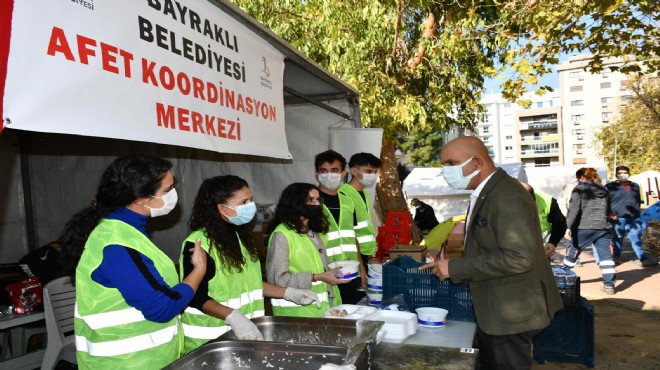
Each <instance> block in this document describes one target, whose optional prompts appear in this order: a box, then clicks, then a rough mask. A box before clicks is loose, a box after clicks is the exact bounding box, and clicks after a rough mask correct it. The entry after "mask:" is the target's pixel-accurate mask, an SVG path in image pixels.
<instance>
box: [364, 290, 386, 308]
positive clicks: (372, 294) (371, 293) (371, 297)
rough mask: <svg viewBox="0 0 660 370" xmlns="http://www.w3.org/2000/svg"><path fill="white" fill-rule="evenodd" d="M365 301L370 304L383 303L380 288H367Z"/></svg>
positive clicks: (377, 304)
mask: <svg viewBox="0 0 660 370" xmlns="http://www.w3.org/2000/svg"><path fill="white" fill-rule="evenodd" d="M367 303H369V304H370V305H372V306H379V305H380V304H381V303H383V292H382V291H380V290H371V289H367Z"/></svg>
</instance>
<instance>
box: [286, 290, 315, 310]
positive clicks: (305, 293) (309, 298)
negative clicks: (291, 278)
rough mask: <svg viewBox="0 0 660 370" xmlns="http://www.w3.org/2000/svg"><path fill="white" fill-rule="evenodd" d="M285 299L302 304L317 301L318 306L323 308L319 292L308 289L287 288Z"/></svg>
mask: <svg viewBox="0 0 660 370" xmlns="http://www.w3.org/2000/svg"><path fill="white" fill-rule="evenodd" d="M284 299H286V300H287V301H291V302H293V303H295V304H299V305H301V306H307V305H308V304H312V302H314V301H316V307H318V308H321V301H320V300H319V296H318V294H316V293H314V292H312V291H311V290H308V289H296V288H286V290H285V291H284Z"/></svg>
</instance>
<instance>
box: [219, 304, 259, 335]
mask: <svg viewBox="0 0 660 370" xmlns="http://www.w3.org/2000/svg"><path fill="white" fill-rule="evenodd" d="M225 323H226V324H227V325H229V326H231V329H232V330H233V331H234V333H236V337H238V339H241V340H264V336H263V335H261V332H260V331H259V329H258V328H257V326H256V325H254V323H253V322H252V321H250V319H248V318H247V317H245V315H243V313H242V312H241V311H239V310H234V311H232V312H231V313H230V314H229V316H227V318H226V319H225Z"/></svg>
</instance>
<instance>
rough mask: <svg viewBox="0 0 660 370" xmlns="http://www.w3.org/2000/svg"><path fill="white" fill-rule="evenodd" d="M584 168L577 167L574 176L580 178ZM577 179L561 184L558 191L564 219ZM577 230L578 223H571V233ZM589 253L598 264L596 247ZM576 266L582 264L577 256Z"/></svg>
mask: <svg viewBox="0 0 660 370" xmlns="http://www.w3.org/2000/svg"><path fill="white" fill-rule="evenodd" d="M585 170H586V167H582V168H580V169H578V170H577V171H576V172H575V177H576V178H580V177H582V175H584V171H585ZM577 184H578V181H577V180H576V179H573V180H571V181H570V182H567V183H566V184H564V186H562V188H561V191H560V192H559V199H558V200H557V204H558V205H559V209H561V213H562V214H563V215H564V219H565V218H566V215H568V206H569V205H570V203H571V193H572V192H573V189H574V188H575V186H577ZM577 230H578V224H577V223H574V224H573V229H572V230H571V233H572V234H573V235H575V234H577ZM591 253H592V254H593V256H594V260H595V261H596V264H598V261H599V259H598V251H596V248H592V250H591ZM575 263H576V265H577V266H582V262H581V261H580V258H578V259H577V260H576V261H575Z"/></svg>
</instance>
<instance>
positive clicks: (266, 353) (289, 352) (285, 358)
mask: <svg viewBox="0 0 660 370" xmlns="http://www.w3.org/2000/svg"><path fill="white" fill-rule="evenodd" d="M345 355H346V348H343V347H333V346H313V345H304V344H291V343H274V342H260V341H222V342H211V343H207V344H205V345H203V346H202V347H200V348H197V349H196V350H194V351H192V352H190V353H189V354H188V355H186V356H184V357H183V358H181V359H179V360H177V361H175V362H174V363H172V364H171V365H169V366H168V367H166V368H165V369H170V370H187V369H190V370H192V369H222V370H233V369H257V370H274V369H275V370H280V369H281V370H284V369H294V370H296V369H315V370H316V369H319V368H321V366H323V365H325V364H334V365H341V364H342V363H343V359H344V356H345Z"/></svg>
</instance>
